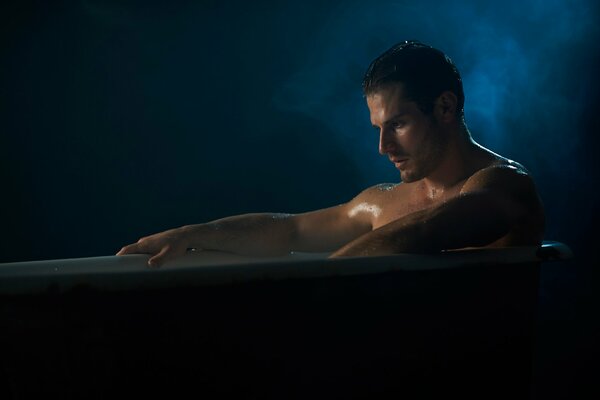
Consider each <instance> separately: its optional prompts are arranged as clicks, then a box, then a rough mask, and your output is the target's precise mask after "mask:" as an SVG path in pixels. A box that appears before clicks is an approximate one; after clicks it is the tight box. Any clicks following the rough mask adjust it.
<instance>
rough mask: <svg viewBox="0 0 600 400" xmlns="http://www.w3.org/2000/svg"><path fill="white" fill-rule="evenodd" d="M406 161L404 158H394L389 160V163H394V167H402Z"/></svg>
mask: <svg viewBox="0 0 600 400" xmlns="http://www.w3.org/2000/svg"><path fill="white" fill-rule="evenodd" d="M407 160H408V158H406V157H403V158H401V157H394V158H390V161H391V162H393V163H394V165H395V166H396V167H398V166H402V165H404V163H405V162H406V161H407Z"/></svg>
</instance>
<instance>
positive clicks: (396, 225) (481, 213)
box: [332, 193, 510, 257]
mask: <svg viewBox="0 0 600 400" xmlns="http://www.w3.org/2000/svg"><path fill="white" fill-rule="evenodd" d="M508 219H509V217H507V216H506V215H503V213H502V210H501V207H498V206H497V205H496V204H494V200H493V198H490V196H489V195H487V194H479V193H477V194H469V195H465V196H461V197H458V198H455V199H452V200H450V201H448V202H447V203H445V204H442V205H440V206H437V207H433V208H430V209H426V210H422V211H418V212H415V213H412V214H409V215H407V216H405V217H402V218H400V219H398V220H396V221H393V222H390V223H389V224H387V225H384V226H382V227H380V228H378V229H376V230H374V231H372V232H369V233H367V234H365V235H362V236H361V237H359V238H358V239H356V240H354V241H352V242H350V243H348V244H347V245H346V246H344V247H342V248H341V249H339V250H338V251H336V252H335V253H334V254H333V255H332V256H333V257H336V256H377V255H387V254H396V253H431V252H437V251H441V250H444V249H455V248H462V247H469V246H482V245H485V244H487V243H490V242H492V241H493V240H494V239H497V238H499V237H500V236H502V235H503V234H505V233H506V232H507V231H508V229H509V226H510V224H509V221H508Z"/></svg>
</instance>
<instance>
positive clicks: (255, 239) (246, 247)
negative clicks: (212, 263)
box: [182, 213, 297, 256]
mask: <svg viewBox="0 0 600 400" xmlns="http://www.w3.org/2000/svg"><path fill="white" fill-rule="evenodd" d="M292 217H293V215H291V214H271V213H260V214H243V215H236V216H233V217H227V218H223V219H219V220H216V221H212V222H208V223H205V224H198V225H188V226H185V227H183V228H182V229H183V230H185V231H186V232H187V235H188V238H189V247H195V248H198V249H204V250H219V251H227V252H232V253H236V254H243V255H252V256H278V255H285V254H288V253H289V252H290V251H291V250H292V247H293V243H294V241H295V239H296V235H297V230H296V225H295V222H294V221H293V219H292Z"/></svg>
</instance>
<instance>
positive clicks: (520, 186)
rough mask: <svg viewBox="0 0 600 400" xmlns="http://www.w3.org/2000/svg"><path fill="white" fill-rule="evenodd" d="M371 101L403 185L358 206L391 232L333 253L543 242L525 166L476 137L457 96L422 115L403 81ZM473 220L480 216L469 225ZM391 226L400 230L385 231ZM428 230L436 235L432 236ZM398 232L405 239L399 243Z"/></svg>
mask: <svg viewBox="0 0 600 400" xmlns="http://www.w3.org/2000/svg"><path fill="white" fill-rule="evenodd" d="M367 104H368V107H369V111H370V116H371V122H372V124H373V127H374V128H375V129H376V131H377V133H378V134H379V152H380V153H381V154H382V155H384V156H387V157H388V158H389V159H390V161H391V162H392V163H394V165H395V167H396V168H397V169H398V170H399V172H400V176H401V179H402V183H400V184H395V185H394V184H383V185H378V186H376V187H374V188H371V189H369V190H367V191H365V192H363V193H362V194H361V196H360V201H361V203H359V205H358V206H355V207H359V208H360V209H362V210H365V211H363V212H356V213H354V214H355V215H357V216H358V215H360V214H362V215H361V217H362V218H365V219H366V220H367V222H368V223H369V224H371V227H372V230H373V231H377V230H382V231H386V233H385V235H387V236H388V237H381V235H379V236H380V237H377V235H371V236H372V237H371V238H369V237H368V236H369V235H367V236H366V237H365V238H362V239H360V240H358V241H355V242H353V243H350V244H349V245H347V246H345V247H344V248H342V249H340V250H338V251H337V252H336V253H335V254H334V255H335V256H341V255H374V254H385V253H386V252H392V253H395V252H399V251H413V252H414V251H424V252H428V251H436V250H441V249H449V248H462V247H496V246H519V245H535V244H539V243H540V242H541V240H542V237H543V231H544V213H543V207H542V204H541V202H540V199H539V197H538V195H537V192H536V189H535V186H534V184H533V181H532V180H531V178H530V176H529V174H528V172H527V170H526V169H525V168H524V167H523V166H522V165H521V164H519V163H517V162H515V161H512V160H509V159H507V158H505V157H502V156H500V155H498V154H496V153H493V152H492V151H490V150H488V149H485V148H484V147H482V146H480V145H479V144H477V143H476V142H475V141H474V140H472V138H471V137H470V134H469V133H468V131H467V128H466V126H464V125H462V124H461V123H460V122H461V121H460V120H459V119H458V118H457V117H456V113H455V110H456V96H454V94H453V93H451V92H445V93H443V94H442V95H441V96H440V97H439V98H438V99H437V101H436V103H435V106H434V111H433V114H432V115H425V114H424V113H423V112H421V110H420V109H419V108H418V106H417V104H416V103H414V102H412V101H410V100H407V99H406V98H405V96H404V93H403V87H402V85H401V84H395V85H390V86H387V87H385V88H383V89H382V90H380V91H378V92H376V93H374V94H372V95H370V96H368V97H367ZM461 203H464V204H461ZM366 210H370V211H366ZM373 210H375V211H376V212H373ZM486 213H488V214H490V213H497V214H499V216H497V217H494V216H491V215H486ZM442 214H446V215H442ZM452 214H453V215H452ZM410 216H413V218H410ZM407 217H409V218H407ZM474 218H479V219H481V220H480V222H479V223H474V224H472V222H471V221H472V220H473V219H474ZM437 219H440V221H437ZM398 221H400V223H398ZM402 222H403V223H404V224H405V225H410V224H412V225H415V224H430V226H431V228H430V230H429V231H430V233H429V236H430V237H427V234H425V236H423V234H422V231H420V230H419V229H403V228H402ZM481 222H483V224H482V223H481ZM394 224H395V225H397V227H396V229H394V228H391V227H390V228H385V229H382V228H384V227H388V226H391V225H394ZM469 224H472V225H473V226H472V229H469V227H468V225H469ZM485 225H487V226H485ZM431 229H433V230H438V232H437V233H436V234H433V235H432V234H431ZM410 234H415V235H417V238H418V240H421V241H422V243H420V244H417V243H413V242H412V241H411V240H402V238H400V237H398V236H402V235H410ZM480 234H481V235H482V236H481V237H480V238H479V239H478V238H477V237H476V236H478V235H480ZM419 235H421V236H419ZM394 236H397V239H399V240H397V241H398V242H400V243H398V244H394V241H395V240H394ZM443 236H447V237H448V238H447V239H446V240H444V238H443ZM451 236H457V238H456V239H457V240H452V239H450V237H451ZM427 240H431V242H429V243H427ZM369 242H370V243H369ZM402 242H406V243H405V244H402ZM403 246H404V247H403Z"/></svg>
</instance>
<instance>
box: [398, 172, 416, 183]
mask: <svg viewBox="0 0 600 400" xmlns="http://www.w3.org/2000/svg"><path fill="white" fill-rule="evenodd" d="M419 179H421V178H420V177H418V176H416V174H412V173H410V172H409V171H400V180H401V181H402V182H404V183H411V182H415V181H418V180H419Z"/></svg>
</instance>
